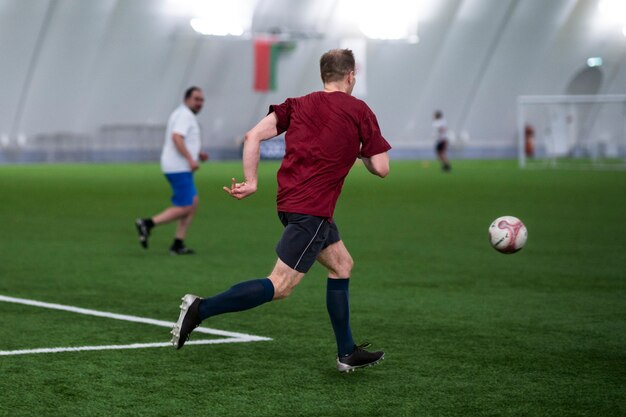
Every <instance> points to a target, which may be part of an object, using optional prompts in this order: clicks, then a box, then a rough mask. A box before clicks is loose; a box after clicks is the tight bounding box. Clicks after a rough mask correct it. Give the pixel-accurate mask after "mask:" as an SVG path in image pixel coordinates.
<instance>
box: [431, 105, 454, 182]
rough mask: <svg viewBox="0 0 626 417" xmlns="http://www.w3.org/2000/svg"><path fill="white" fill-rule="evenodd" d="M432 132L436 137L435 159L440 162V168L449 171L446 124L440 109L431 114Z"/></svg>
mask: <svg viewBox="0 0 626 417" xmlns="http://www.w3.org/2000/svg"><path fill="white" fill-rule="evenodd" d="M433 133H434V135H435V138H436V142H435V151H436V152H437V159H439V161H440V162H441V169H442V170H443V171H444V172H449V171H450V169H451V168H452V167H451V166H450V161H449V160H448V126H447V124H446V119H444V118H443V112H442V111H441V110H437V111H435V114H434V115H433Z"/></svg>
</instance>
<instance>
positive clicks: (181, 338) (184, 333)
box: [170, 294, 202, 349]
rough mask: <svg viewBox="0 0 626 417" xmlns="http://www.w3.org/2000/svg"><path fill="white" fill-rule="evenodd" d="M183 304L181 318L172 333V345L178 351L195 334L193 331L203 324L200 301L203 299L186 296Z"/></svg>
mask: <svg viewBox="0 0 626 417" xmlns="http://www.w3.org/2000/svg"><path fill="white" fill-rule="evenodd" d="M182 300H183V303H182V304H181V305H180V316H178V321H177V322H176V323H175V324H174V327H173V328H172V331H171V332H170V333H171V334H172V344H173V345H174V346H176V349H180V348H182V347H183V345H184V344H185V342H186V341H187V339H189V335H190V334H191V332H193V329H195V328H196V327H198V326H199V325H200V323H201V322H202V319H201V318H200V312H199V307H200V301H202V298H200V297H198V296H197V295H193V294H186V295H185V296H184V297H183V298H182Z"/></svg>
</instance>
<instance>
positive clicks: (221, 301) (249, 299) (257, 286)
mask: <svg viewBox="0 0 626 417" xmlns="http://www.w3.org/2000/svg"><path fill="white" fill-rule="evenodd" d="M273 298H274V284H272V281H270V280H269V279H268V278H261V279H253V280H251V281H245V282H240V283H239V284H237V285H233V286H232V287H230V289H228V290H226V291H224V292H223V293H221V294H217V295H216V296H213V297H209V298H205V299H204V300H202V301H201V302H200V307H199V310H198V311H199V313H200V317H201V318H202V320H204V319H206V318H207V317H211V316H217V315H218V314H224V313H230V312H234V311H243V310H248V309H251V308H254V307H257V306H260V305H261V304H265V303H268V302H270V301H272V299H273Z"/></svg>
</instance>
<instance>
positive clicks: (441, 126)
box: [433, 118, 448, 141]
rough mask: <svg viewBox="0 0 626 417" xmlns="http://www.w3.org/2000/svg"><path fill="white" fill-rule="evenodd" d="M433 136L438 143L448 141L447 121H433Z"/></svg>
mask: <svg viewBox="0 0 626 417" xmlns="http://www.w3.org/2000/svg"><path fill="white" fill-rule="evenodd" d="M433 134H434V135H435V140H437V141H440V140H447V139H448V127H447V125H446V119H443V118H442V119H435V120H433Z"/></svg>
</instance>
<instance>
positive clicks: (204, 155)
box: [198, 151, 209, 162]
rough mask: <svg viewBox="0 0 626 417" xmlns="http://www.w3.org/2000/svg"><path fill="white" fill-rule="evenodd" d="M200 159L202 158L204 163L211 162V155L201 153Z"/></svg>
mask: <svg viewBox="0 0 626 417" xmlns="http://www.w3.org/2000/svg"><path fill="white" fill-rule="evenodd" d="M198 157H199V158H200V160H201V161H202V162H204V161H208V160H209V154H208V153H206V152H202V151H200V153H199V154H198Z"/></svg>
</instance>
